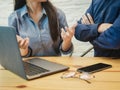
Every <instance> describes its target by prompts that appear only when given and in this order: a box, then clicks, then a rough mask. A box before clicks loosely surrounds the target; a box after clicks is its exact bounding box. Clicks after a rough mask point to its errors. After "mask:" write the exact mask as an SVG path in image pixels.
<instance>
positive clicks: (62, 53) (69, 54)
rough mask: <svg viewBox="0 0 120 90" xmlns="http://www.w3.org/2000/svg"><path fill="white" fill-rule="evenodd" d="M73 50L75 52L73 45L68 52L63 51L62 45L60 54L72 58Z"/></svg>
mask: <svg viewBox="0 0 120 90" xmlns="http://www.w3.org/2000/svg"><path fill="white" fill-rule="evenodd" d="M73 50H74V47H73V44H71V46H70V48H69V49H68V50H67V51H63V50H62V45H60V53H61V55H62V56H64V55H65V56H72V53H73Z"/></svg>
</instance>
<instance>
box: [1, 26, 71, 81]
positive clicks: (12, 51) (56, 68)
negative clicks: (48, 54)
mask: <svg viewBox="0 0 120 90" xmlns="http://www.w3.org/2000/svg"><path fill="white" fill-rule="evenodd" d="M0 64H1V65H2V66H3V67H4V68H5V69H7V70H9V71H11V72H13V73H15V74H17V75H19V76H20V77H22V78H24V79H28V80H29V79H35V78H38V77H42V76H46V75H49V74H53V73H57V72H60V71H64V70H67V69H69V67H67V66H64V65H61V64H57V63H53V62H50V61H47V60H44V59H40V58H33V59H30V60H27V61H23V60H22V57H21V55H20V51H19V47H18V43H17V39H16V31H15V30H14V28H12V27H7V26H5V27H4V26H1V27H0Z"/></svg>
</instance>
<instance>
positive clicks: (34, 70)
mask: <svg viewBox="0 0 120 90" xmlns="http://www.w3.org/2000/svg"><path fill="white" fill-rule="evenodd" d="M24 66H25V72H26V74H27V75H29V76H33V75H37V74H40V73H45V72H48V71H49V70H47V69H44V68H42V67H40V66H36V65H34V64H31V63H28V62H24Z"/></svg>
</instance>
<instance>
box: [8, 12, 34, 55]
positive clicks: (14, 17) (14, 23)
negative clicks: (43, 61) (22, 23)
mask: <svg viewBox="0 0 120 90" xmlns="http://www.w3.org/2000/svg"><path fill="white" fill-rule="evenodd" d="M18 24H19V23H18V17H17V14H16V12H13V13H12V14H11V15H10V16H9V17H8V25H9V26H11V27H13V28H15V30H16V32H17V35H19V32H18V26H19V25H18ZM31 54H32V49H31V48H30V47H28V54H27V55H26V56H23V57H29V56H31Z"/></svg>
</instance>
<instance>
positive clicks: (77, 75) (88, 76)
mask: <svg viewBox="0 0 120 90" xmlns="http://www.w3.org/2000/svg"><path fill="white" fill-rule="evenodd" d="M61 78H62V79H66V78H78V79H81V80H84V81H86V82H87V83H89V84H91V82H90V81H89V80H90V79H92V78H95V76H94V75H91V74H89V73H85V72H84V73H79V72H76V71H67V72H65V73H63V75H62V76H61Z"/></svg>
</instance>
